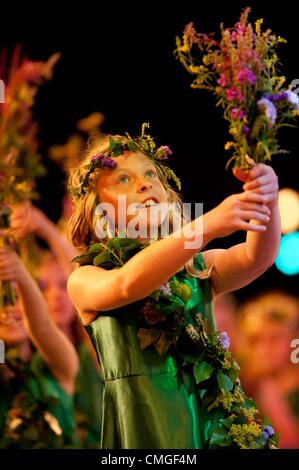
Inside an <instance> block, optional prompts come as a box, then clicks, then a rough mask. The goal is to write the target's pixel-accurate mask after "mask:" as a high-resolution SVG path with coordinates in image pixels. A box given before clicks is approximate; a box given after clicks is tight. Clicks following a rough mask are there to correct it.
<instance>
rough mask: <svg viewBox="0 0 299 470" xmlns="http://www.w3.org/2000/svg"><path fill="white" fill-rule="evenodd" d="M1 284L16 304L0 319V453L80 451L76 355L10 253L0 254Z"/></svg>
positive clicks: (25, 270)
mask: <svg viewBox="0 0 299 470" xmlns="http://www.w3.org/2000/svg"><path fill="white" fill-rule="evenodd" d="M0 280H1V281H4V280H7V281H11V282H12V283H13V284H14V286H15V289H16V290H17V294H18V300H17V304H16V305H14V306H10V307H6V309H3V310H2V311H1V315H0V338H1V339H2V340H3V341H4V344H5V346H6V355H5V359H6V363H5V364H1V365H0V378H1V410H0V431H1V432H0V433H1V436H2V438H3V439H2V440H1V447H14V448H15V447H16V448H41V447H44V448H48V447H63V446H65V445H68V446H69V445H71V446H75V447H78V446H79V447H80V445H79V441H78V439H77V437H76V434H75V422H74V416H73V412H74V410H73V394H74V391H75V390H74V383H75V377H76V374H77V371H78V357H77V353H76V350H75V348H74V346H73V345H72V344H71V342H70V341H69V340H68V339H67V337H66V336H65V335H64V334H63V333H62V332H61V331H60V329H59V328H58V327H57V326H56V325H55V323H54V322H53V320H52V319H51V316H50V315H49V312H48V309H47V306H46V303H45V301H44V299H43V295H42V293H41V291H40V289H39V288H38V285H37V284H36V282H35V281H34V280H33V279H32V277H31V275H30V274H29V272H28V271H27V269H26V268H25V266H24V264H23V263H22V261H21V260H20V258H19V257H18V255H17V253H16V252H14V251H13V250H11V249H10V248H9V247H4V248H0ZM29 338H30V339H29ZM30 340H31V341H32V343H33V345H34V346H35V348H36V350H34V348H33V347H32V344H31V342H30ZM14 349H16V350H17V351H18V354H17V355H16V356H15V355H14V354H13V352H14ZM50 429H52V431H53V432H52V433H50V434H49V432H50ZM43 433H44V434H43Z"/></svg>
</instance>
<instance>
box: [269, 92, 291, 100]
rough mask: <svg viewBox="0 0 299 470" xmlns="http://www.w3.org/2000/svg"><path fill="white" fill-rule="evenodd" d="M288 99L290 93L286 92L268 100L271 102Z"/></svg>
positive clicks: (272, 96)
mask: <svg viewBox="0 0 299 470" xmlns="http://www.w3.org/2000/svg"><path fill="white" fill-rule="evenodd" d="M287 97H288V93H287V92H286V91H284V92H283V93H279V94H278V95H268V96H267V99H268V100H271V101H279V100H283V99H285V98H287Z"/></svg>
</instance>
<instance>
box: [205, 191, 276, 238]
mask: <svg viewBox="0 0 299 470" xmlns="http://www.w3.org/2000/svg"><path fill="white" fill-rule="evenodd" d="M210 212H211V214H213V216H214V218H215V224H216V228H215V232H216V236H215V238H222V237H227V236H228V235H231V234H232V233H234V232H236V231H237V230H252V231H256V232H264V231H265V230H266V229H267V227H266V224H267V222H269V220H270V214H271V211H270V209H269V208H268V207H267V206H266V205H265V204H264V203H263V195H262V194H259V193H256V192H254V191H244V192H243V193H240V194H232V195H231V196H229V197H227V198H226V199H224V201H222V203H221V204H219V205H218V206H217V207H215V209H213V210H212V211H210ZM250 219H255V220H260V221H261V222H263V223H262V224H259V225H255V224H252V223H249V222H247V221H249V220H250Z"/></svg>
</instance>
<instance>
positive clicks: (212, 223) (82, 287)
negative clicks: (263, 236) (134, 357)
mask: <svg viewBox="0 0 299 470" xmlns="http://www.w3.org/2000/svg"><path fill="white" fill-rule="evenodd" d="M244 194H245V193H241V194H233V195H231V196H229V197H228V198H226V199H225V200H224V201H223V202H222V203H221V204H219V206H217V207H216V208H215V209H213V210H211V211H209V212H207V213H206V214H204V215H202V216H200V217H198V218H197V219H195V220H193V221H191V222H190V223H189V224H186V225H185V227H183V228H181V229H179V230H178V231H176V232H174V233H173V234H171V235H169V236H168V237H166V238H164V239H161V240H159V241H157V242H156V243H154V244H152V245H149V246H148V247H146V248H144V249H143V250H141V251H140V252H139V253H137V254H136V255H135V256H133V257H132V258H131V259H130V260H129V261H127V262H126V263H125V265H124V266H122V267H121V268H117V269H113V270H110V271H106V270H105V269H103V268H99V267H96V266H82V267H80V268H79V269H76V270H75V271H74V272H73V273H72V274H71V276H70V278H69V280H68V292H69V295H70V297H71V299H72V301H73V303H74V305H75V307H76V309H77V311H78V313H79V315H80V316H81V318H82V321H83V323H84V324H88V323H90V322H91V321H92V320H93V319H94V318H95V317H96V316H97V314H98V311H105V310H111V309H114V308H118V307H121V306H123V305H127V304H130V303H132V302H134V301H137V300H139V299H142V298H144V297H146V296H148V295H149V294H150V293H151V292H153V291H154V290H155V289H157V288H158V286H159V285H160V284H163V283H165V282H167V281H168V280H169V279H170V277H172V276H173V275H175V273H176V272H177V271H178V270H179V269H181V268H182V267H183V266H184V264H185V263H186V262H187V261H188V260H189V259H190V258H192V257H193V256H194V255H195V254H196V253H197V252H199V251H201V250H202V248H203V247H204V246H205V245H207V243H209V242H210V241H211V240H212V239H214V238H221V237H225V236H228V235H230V234H231V233H233V232H235V231H236V230H254V231H264V230H266V227H265V225H254V224H249V223H248V222H246V220H249V219H250V218H254V219H257V220H259V221H264V222H265V221H266V220H267V217H266V212H265V211H268V209H267V208H265V207H264V208H263V206H262V205H260V208H258V209H255V210H252V211H251V210H248V209H250V207H251V206H250V204H252V206H254V207H255V208H256V204H253V202H252V201H256V200H257V199H256V195H254V194H249V193H248V194H246V195H245V196H244ZM190 233H191V234H194V236H193V238H191V237H190V235H188V234H190ZM185 234H187V235H185ZM187 237H189V238H187ZM191 242H192V243H193V245H194V247H192V248H186V243H187V244H191Z"/></svg>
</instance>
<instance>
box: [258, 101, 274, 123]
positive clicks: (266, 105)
mask: <svg viewBox="0 0 299 470" xmlns="http://www.w3.org/2000/svg"><path fill="white" fill-rule="evenodd" d="M257 105H258V107H259V108H260V109H262V110H263V111H264V112H265V114H266V116H267V118H268V119H269V120H270V123H271V127H272V126H273V125H274V123H275V121H276V118H277V111H276V107H275V105H274V104H273V103H272V101H270V100H268V99H267V98H262V99H260V100H258V101H257Z"/></svg>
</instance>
